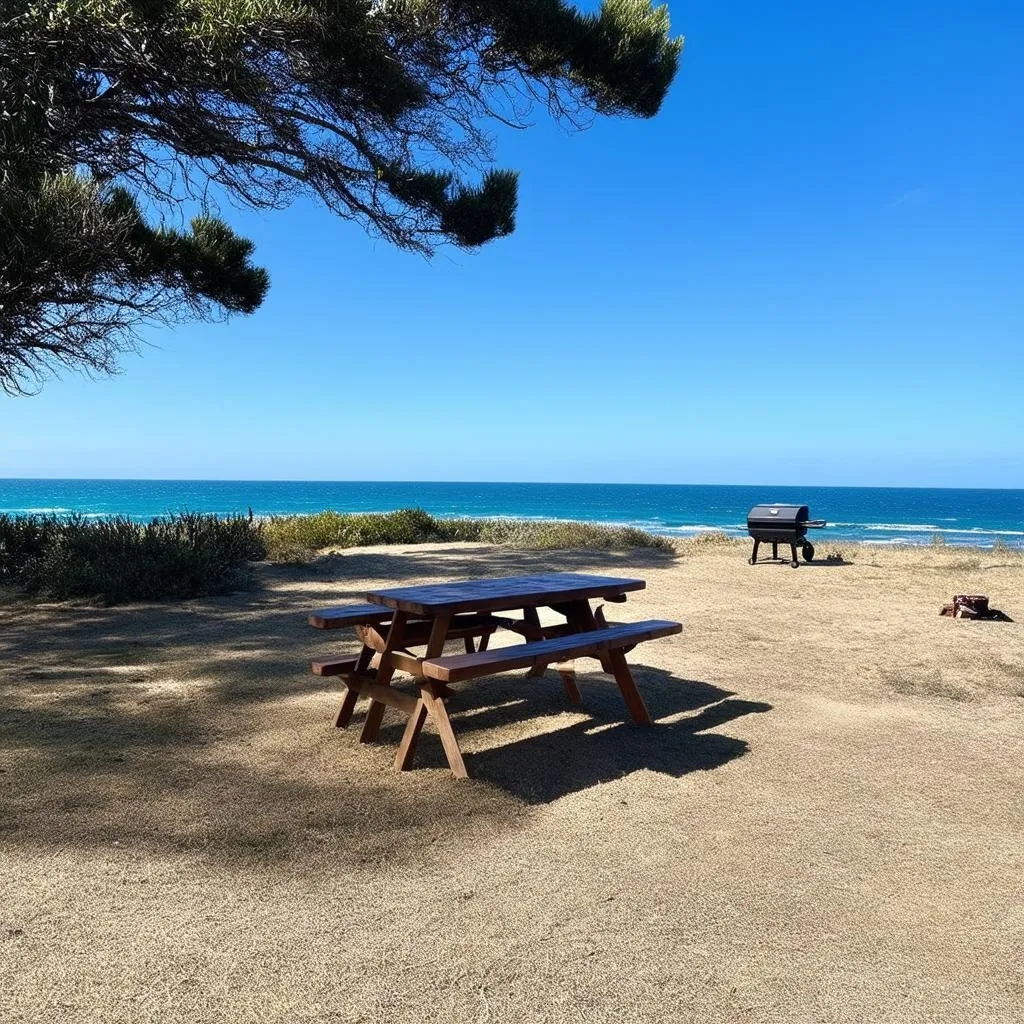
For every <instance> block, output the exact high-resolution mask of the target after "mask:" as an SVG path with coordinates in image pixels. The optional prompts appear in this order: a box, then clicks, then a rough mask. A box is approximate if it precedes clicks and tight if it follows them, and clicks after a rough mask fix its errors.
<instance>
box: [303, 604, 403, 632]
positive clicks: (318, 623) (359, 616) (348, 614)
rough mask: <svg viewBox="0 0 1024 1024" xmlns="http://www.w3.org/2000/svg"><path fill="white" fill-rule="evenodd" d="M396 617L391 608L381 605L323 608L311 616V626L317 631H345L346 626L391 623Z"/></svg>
mask: <svg viewBox="0 0 1024 1024" xmlns="http://www.w3.org/2000/svg"><path fill="white" fill-rule="evenodd" d="M394 616H395V613H394V610H393V609H391V608H382V607H381V606H380V605H379V604H350V605H344V606H343V607H341V608H321V609H320V611H318V612H313V614H312V615H310V616H309V619H308V621H309V624H310V625H311V626H315V627H316V628H317V629H344V628H345V627H346V626H372V625H375V624H377V623H380V622H390V621H391V620H392V619H393V618H394Z"/></svg>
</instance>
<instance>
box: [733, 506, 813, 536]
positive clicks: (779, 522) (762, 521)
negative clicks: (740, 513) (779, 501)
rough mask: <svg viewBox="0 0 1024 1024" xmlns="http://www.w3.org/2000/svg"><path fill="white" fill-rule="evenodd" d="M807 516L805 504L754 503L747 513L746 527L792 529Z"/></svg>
mask: <svg viewBox="0 0 1024 1024" xmlns="http://www.w3.org/2000/svg"><path fill="white" fill-rule="evenodd" d="M809 518H810V512H809V511H808V509H807V506H806V505H755V506H754V507H753V508H752V509H751V510H750V512H749V513H748V515H747V528H748V529H751V528H756V527H762V528H765V527H767V528H769V529H771V528H775V529H783V530H784V529H787V528H789V529H792V528H794V527H796V526H797V525H798V524H801V523H806V522H807V520H808V519H809Z"/></svg>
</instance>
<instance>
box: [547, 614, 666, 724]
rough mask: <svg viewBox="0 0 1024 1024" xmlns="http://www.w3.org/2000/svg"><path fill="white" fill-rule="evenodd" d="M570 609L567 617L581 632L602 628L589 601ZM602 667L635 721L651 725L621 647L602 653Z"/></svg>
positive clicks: (645, 706) (649, 717)
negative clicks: (614, 684)
mask: <svg viewBox="0 0 1024 1024" xmlns="http://www.w3.org/2000/svg"><path fill="white" fill-rule="evenodd" d="M569 611H570V612H571V613H572V615H571V616H568V615H567V616H566V617H567V618H569V621H570V622H571V623H573V625H576V626H577V628H579V629H580V631H581V632H589V631H590V630H592V629H599V628H600V627H599V625H598V622H597V618H596V617H595V615H594V613H593V611H592V610H591V607H590V602H589V601H574V602H573V604H572V606H571V608H570V609H569ZM602 619H603V616H602ZM601 667H602V668H603V669H604V670H605V672H607V673H609V674H610V675H611V676H612V677H614V679H615V682H616V684H617V685H618V687H619V692H620V693H621V694H622V699H623V700H624V701H625V702H626V708H627V709H628V711H629V714H630V717H631V718H632V719H633V721H634V722H636V723H637V725H651V724H652V719H651V716H650V713H649V712H648V710H647V705H646V704H644V699H643V697H641V696H640V691H639V690H638V689H637V688H636V682H635V681H634V680H633V673H632V672H630V671H629V665H628V664H627V663H626V655H625V654H624V653H623V651H622V650H621V649H620V650H615V651H609V652H608V653H607V654H605V655H602V657H601Z"/></svg>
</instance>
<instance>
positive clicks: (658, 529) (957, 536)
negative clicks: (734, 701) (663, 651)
mask: <svg viewBox="0 0 1024 1024" xmlns="http://www.w3.org/2000/svg"><path fill="white" fill-rule="evenodd" d="M186 510H187V511H190V512H191V511H193V510H189V509H187V506H183V507H182V508H180V509H177V510H174V511H167V512H163V513H160V514H158V515H130V514H127V513H123V512H115V511H109V512H79V511H76V510H74V509H71V508H66V507H62V506H53V507H51V508H42V507H38V508H23V509H9V510H4V509H0V517H9V518H11V519H30V518H42V519H49V518H55V519H70V518H73V517H76V516H77V517H80V518H81V519H83V520H85V521H86V522H99V521H101V520H105V519H116V518H119V517H123V518H125V519H129V520H131V521H132V522H134V523H138V524H139V525H145V524H147V523H151V522H153V521H155V520H157V519H166V518H167V517H169V516H174V515H180V514H182V513H183V512H185V511H186ZM407 510H408V509H407V508H404V507H403V508H390V509H367V510H360V511H348V510H345V511H342V510H336V509H331V508H322V509H318V510H315V511H302V512H265V513H264V512H261V513H255V512H253V510H252V508H251V507H250V508H249V509H248V511H247V512H237V511H236V512H220V511H202V512H199V514H201V515H209V516H216V517H218V518H220V519H230V518H234V517H237V516H251V517H252V518H253V520H254V521H256V522H259V523H267V522H272V521H274V520H301V519H313V518H315V517H318V516H324V515H337V516H345V517H358V516H388V515H393V514H395V513H397V512H401V511H407ZM428 514H429V515H430V516H431V517H432V518H434V519H437V520H441V521H443V522H446V523H452V522H459V521H466V522H472V523H488V522H493V523H502V524H507V525H509V526H514V525H517V524H522V525H526V526H534V527H543V526H578V527H585V528H587V529H590V528H596V529H598V530H604V529H607V530H612V531H618V530H637V531H640V532H642V533H645V534H648V535H650V536H652V537H658V538H662V539H665V540H668V541H672V542H686V541H689V540H692V539H694V538H700V537H707V536H709V535H711V536H721V537H722V538H723V539H727V540H730V541H737V542H749V540H750V538H749V536H748V534H747V532H746V527H745V525H743V526H741V525H738V524H723V525H714V524H709V523H693V524H689V523H683V524H679V525H674V526H665V525H660V524H654V523H652V522H650V520H638V519H633V520H629V519H623V520H617V519H616V520H611V519H588V518H584V517H565V516H541V515H511V514H504V515H503V514H495V515H474V514H470V513H461V512H429V511H428ZM836 529H847V530H856V531H858V532H857V533H856V534H853V535H851V534H849V533H846V534H844V533H838V534H837V533H835V532H833V531H835V530H836ZM866 532H877V533H889V532H891V533H897V534H911V536H905V535H901V536H896V537H891V538H881V537H880V538H877V539H876V538H874V537H866V536H863V534H864V533H866ZM914 534H916V535H914ZM807 536H808V539H809V540H810V541H811V542H812V543H813V544H814V546H815V547H816V548H825V547H829V546H833V547H840V546H850V545H856V546H857V547H865V548H880V549H902V548H910V549H917V548H943V547H949V548H955V549H957V550H975V551H979V552H992V551H997V552H998V551H1011V552H1020V553H1024V530H986V529H984V528H981V527H968V528H964V529H963V530H958V529H956V528H954V527H948V526H933V525H932V524H900V523H891V524H886V523H870V524H868V523H864V524H862V523H851V522H845V521H839V522H837V523H834V524H827V525H826V526H825V527H824V528H823V529H822V532H818V531H817V530H815V531H813V532H811V531H809V532H808V535H807ZM982 538H984V541H982ZM985 541H987V542H985Z"/></svg>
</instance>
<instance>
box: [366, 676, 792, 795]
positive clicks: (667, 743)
mask: <svg viewBox="0 0 1024 1024" xmlns="http://www.w3.org/2000/svg"><path fill="white" fill-rule="evenodd" d="M631 667H632V669H633V674H634V676H635V677H636V679H637V684H638V686H639V687H640V689H641V692H642V693H643V695H644V700H645V702H646V704H647V707H648V709H649V711H650V712H651V715H652V717H653V718H654V719H655V724H654V725H653V726H639V725H635V724H634V723H633V722H631V721H629V720H628V718H626V717H625V716H626V712H625V708H624V707H623V704H622V697H621V695H620V694H619V691H618V689H617V688H616V686H615V684H614V682H612V681H611V680H610V679H609V678H607V677H605V676H603V675H602V674H600V673H599V672H596V671H595V672H592V673H585V674H581V675H580V676H579V677H578V678H579V682H580V688H581V690H582V691H583V699H584V707H583V708H574V707H567V705H566V703H565V697H564V694H563V692H562V689H561V687H560V686H559V684H558V681H557V677H555V678H552V677H553V676H554V673H553V672H549V673H548V675H547V676H545V677H544V678H542V679H539V680H538V679H523V678H522V676H521V675H520V674H517V675H514V676H513V675H504V676H495V677H492V678H491V679H487V680H481V681H479V682H478V683H476V684H472V685H471V686H470V687H469V688H468V689H467V690H466V691H465V693H464V694H462V695H460V696H457V697H456V698H454V699H453V700H452V701H451V702H450V711H451V714H452V723H453V725H454V726H455V731H456V733H457V735H458V736H459V738H460V741H462V742H463V743H464V748H463V754H464V757H465V761H466V766H467V768H468V769H469V773H470V775H471V776H472V778H474V779H477V780H481V781H486V782H489V783H492V784H493V785H495V786H498V787H499V788H500V789H502V790H504V791H505V792H507V793H509V794H510V795H512V796H514V797H516V798H517V799H519V800H522V801H523V802H524V803H527V804H545V803H550V802H551V801H553V800H557V799H559V798H561V797H564V796H568V795H569V794H571V793H577V792H581V791H583V790H586V789H589V788H591V787H592V786H596V785H598V784H600V783H607V782H612V781H614V780H616V779H620V778H624V777H625V776H627V775H630V774H632V773H633V772H637V771H643V770H646V771H651V772H658V773H661V774H664V775H668V776H671V777H673V778H681V777H683V776H684V775H687V774H689V773H690V772H695V771H710V770H712V769H715V768H718V767H720V766H721V765H724V764H726V763H727V762H729V761H732V760H734V759H735V758H738V757H742V756H743V755H744V754H745V753H747V751H748V749H749V746H748V744H747V743H746V741H744V740H741V739H736V738H734V737H731V736H726V735H722V734H720V733H718V732H714V731H712V730H715V729H718V728H719V727H721V726H723V725H726V724H727V723H729V722H731V721H734V720H735V719H738V718H741V717H743V716H745V715H750V714H760V713H763V712H766V711H770V710H772V705H771V704H768V703H766V702H763V701H752V700H746V699H743V698H741V697H739V696H737V695H736V694H735V693H733V692H731V691H729V690H725V689H722V688H721V687H718V686H715V685H713V684H712V683H707V682H703V681H700V680H694V679H680V678H677V677H674V676H672V675H671V674H670V673H668V672H665V671H663V670H661V669H657V668H652V667H650V666H646V665H633V666H631ZM456 689H457V690H458V689H459V688H458V687H456ZM581 714H582V715H584V716H586V717H585V718H584V720H582V721H581V720H580V719H579V717H578V716H579V715H581ZM562 717H565V718H566V719H567V723H568V724H565V725H561V724H559V725H558V726H557V727H556V728H543V724H544V722H545V720H546V722H547V724H549V725H550V724H552V723H553V721H556V720H558V719H560V718H562ZM570 718H571V720H569V719H570ZM538 723H541V728H540V729H538ZM400 732H401V729H400V728H399V726H398V725H397V724H394V723H393V722H392V724H391V725H390V726H389V728H388V729H386V730H385V731H384V732H383V733H382V736H381V738H382V740H383V742H384V743H385V744H387V745H391V744H393V743H396V742H397V740H398V738H399V735H400ZM510 733H511V734H512V735H511V737H510V736H509V734H510ZM521 733H526V734H525V735H521ZM483 743H486V744H489V745H487V746H485V747H481V744H483ZM428 768H429V769H434V768H437V769H442V770H444V771H447V763H446V761H445V759H444V754H443V752H442V749H441V745H440V741H439V739H438V737H437V736H435V735H433V734H429V735H428V734H426V733H425V734H424V736H423V738H422V741H421V746H420V748H419V750H418V751H417V758H416V762H415V765H414V767H413V769H412V772H411V773H410V774H415V772H416V771H417V770H418V769H419V770H422V769H428Z"/></svg>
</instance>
